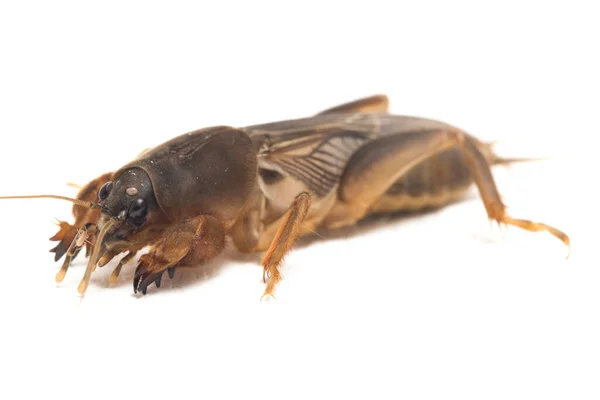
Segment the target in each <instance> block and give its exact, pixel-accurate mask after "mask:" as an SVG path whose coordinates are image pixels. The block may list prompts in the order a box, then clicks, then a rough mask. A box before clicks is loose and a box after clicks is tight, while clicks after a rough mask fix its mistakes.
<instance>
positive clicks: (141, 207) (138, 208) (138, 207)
mask: <svg viewBox="0 0 600 400" xmlns="http://www.w3.org/2000/svg"><path fill="white" fill-rule="evenodd" d="M127 213H128V214H129V218H131V219H132V220H133V221H136V222H140V221H141V220H143V219H144V218H146V215H148V205H147V204H146V202H145V201H144V199H135V200H134V201H133V203H131V204H130V205H129V210H128V212H127Z"/></svg>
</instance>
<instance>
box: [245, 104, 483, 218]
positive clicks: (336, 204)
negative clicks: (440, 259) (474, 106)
mask: <svg viewBox="0 0 600 400" xmlns="http://www.w3.org/2000/svg"><path fill="white" fill-rule="evenodd" d="M441 129H448V130H458V129H457V128H455V127H452V126H450V125H448V124H445V123H442V122H439V121H435V120H429V119H423V118H416V117H406V116H395V115H390V114H383V113H382V114H375V113H348V114H344V113H334V114H323V115H317V116H314V117H310V118H303V119H297V120H291V121H284V122H275V123H269V124H263V125H255V126H250V127H247V128H245V129H244V130H245V131H246V132H247V133H248V134H249V136H250V137H251V139H252V140H253V142H254V144H255V146H256V149H257V153H258V166H259V186H260V188H261V191H262V195H263V196H264V198H265V200H266V201H265V205H264V209H263V211H262V212H261V215H262V220H263V222H265V223H269V222H270V221H274V220H276V219H277V218H278V217H280V216H281V215H282V214H283V213H284V212H285V211H286V210H287V208H288V207H289V204H290V203H291V202H292V201H293V199H294V197H295V196H297V195H298V193H300V192H302V191H308V192H309V193H311V195H312V196H313V203H312V205H311V211H310V216H311V217H312V218H310V217H309V218H307V220H309V221H312V223H311V224H310V225H311V227H325V228H337V227H340V226H344V225H348V224H351V223H352V222H353V221H354V219H353V218H352V217H349V214H351V212H350V211H351V210H346V209H345V207H344V201H343V198H342V197H343V196H341V193H342V191H343V186H344V175H345V174H347V173H348V170H349V167H351V166H353V164H356V163H359V162H361V159H362V160H364V159H365V157H372V158H373V159H374V160H377V158H378V154H375V153H378V152H380V153H381V154H382V155H383V154H385V152H386V148H385V141H384V140H382V139H383V138H385V137H388V136H390V135H405V134H407V133H414V132H428V131H434V130H441ZM379 142H380V143H381V145H379V144H378V143H379ZM369 143H370V144H371V146H370V149H369V151H368V152H364V151H362V152H359V149H361V148H362V147H363V146H365V145H367V144H369ZM477 143H479V144H480V145H481V150H482V151H483V153H484V154H486V155H491V151H490V149H489V145H488V144H485V143H481V142H477ZM406 145H407V146H409V145H410V143H409V141H408V137H407V143H406ZM365 153H369V154H365ZM490 161H492V157H490ZM367 168H368V166H367ZM472 183H473V178H472V176H471V174H470V172H469V169H468V167H467V165H466V161H465V159H464V156H463V154H462V153H461V151H460V149H459V148H458V146H456V147H454V148H450V149H448V150H446V151H443V152H441V153H439V154H436V155H434V156H431V157H429V158H427V159H425V160H423V161H422V162H420V163H418V164H417V165H415V166H413V167H412V169H411V170H410V171H409V172H408V173H406V174H404V175H403V176H402V177H400V178H399V179H398V180H397V181H396V182H395V183H394V184H393V185H391V186H390V188H389V189H388V190H387V191H386V192H385V194H384V195H383V196H381V197H379V199H378V200H377V201H376V202H374V203H373V204H370V205H369V212H368V214H367V215H369V214H372V213H382V212H384V213H386V212H396V211H415V210H421V209H425V208H431V207H441V206H444V205H447V204H449V203H450V202H453V201H455V200H457V199H460V198H461V197H462V196H463V195H464V193H465V192H466V191H467V190H468V189H469V187H470V186H471V184H472ZM365 187H366V190H368V185H365Z"/></svg>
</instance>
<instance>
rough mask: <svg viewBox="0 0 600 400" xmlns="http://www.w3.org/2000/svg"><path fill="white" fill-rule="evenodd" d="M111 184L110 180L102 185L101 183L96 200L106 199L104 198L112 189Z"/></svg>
mask: <svg viewBox="0 0 600 400" xmlns="http://www.w3.org/2000/svg"><path fill="white" fill-rule="evenodd" d="M113 186H114V185H113V183H112V182H106V183H105V184H104V185H102V187H101V188H100V190H99V191H98V200H100V201H104V200H106V198H107V197H108V195H109V194H110V191H111V190H112V188H113Z"/></svg>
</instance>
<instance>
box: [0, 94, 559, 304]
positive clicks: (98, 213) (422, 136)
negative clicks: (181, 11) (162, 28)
mask: <svg viewBox="0 0 600 400" xmlns="http://www.w3.org/2000/svg"><path fill="white" fill-rule="evenodd" d="M388 105H389V101H388V98H387V96H385V95H374V96H370V97H365V98H362V99H357V100H354V101H351V102H348V103H344V104H341V105H338V106H336V107H332V108H329V109H327V110H325V111H322V112H320V113H318V114H316V115H313V116H309V117H306V118H300V119H294V120H287V121H279V122H272V123H267V124H261V125H254V126H247V127H243V128H234V127H230V126H215V127H209V128H204V129H199V130H196V131H193V132H189V133H185V134H182V135H180V136H177V137H175V138H173V139H171V140H169V141H167V142H165V143H163V144H160V145H158V146H157V147H155V148H152V149H149V150H146V151H144V152H142V153H141V154H140V155H139V156H138V157H137V158H136V159H134V160H133V161H131V162H130V163H128V164H126V165H124V166H122V167H121V168H120V169H118V170H116V171H113V172H108V173H105V174H103V175H101V176H99V177H97V178H96V179H94V180H92V181H91V182H89V183H88V184H87V185H85V186H84V187H83V188H81V190H80V191H79V193H78V194H77V196H76V198H74V199H73V198H68V197H64V196H55V195H35V196H4V197H0V198H2V199H15V198H21V199H22V198H55V199H62V200H68V201H71V202H72V203H74V205H73V216H74V222H73V223H68V222H64V221H59V226H60V230H59V231H58V233H56V235H54V236H53V237H52V238H50V240H51V241H56V242H58V244H57V245H56V247H54V248H53V249H52V250H51V252H54V253H55V261H58V260H60V259H61V258H62V257H63V256H64V257H65V260H64V263H63V265H62V268H61V269H60V270H59V271H58V273H57V275H56V281H57V282H61V281H62V280H63V278H64V276H65V274H66V272H67V269H68V268H69V265H70V263H71V261H72V260H73V258H74V257H76V256H77V255H78V254H79V252H80V250H81V249H82V248H84V247H85V256H86V257H88V258H89V260H88V264H87V267H86V269H85V273H84V276H83V279H82V280H81V283H80V284H79V287H78V290H79V293H80V294H81V295H83V294H84V293H85V291H86V289H87V287H88V283H89V280H90V276H91V274H92V272H93V271H94V270H95V268H96V267H102V266H104V265H106V264H107V263H109V262H110V261H111V260H112V259H113V258H115V257H117V256H119V255H121V254H123V253H126V254H125V256H124V257H123V258H122V259H121V260H120V262H119V264H118V265H117V267H116V268H115V270H114V271H113V272H112V274H111V276H110V278H109V280H110V283H111V284H114V283H115V282H116V281H117V279H118V276H119V273H120V271H121V268H122V266H123V265H124V264H126V263H128V262H130V261H132V260H133V259H134V258H135V256H136V254H137V253H138V252H140V251H141V250H142V249H145V248H147V249H148V252H147V253H146V254H143V255H142V256H141V257H139V260H138V261H137V267H136V270H135V275H134V278H133V290H134V292H135V293H138V292H141V293H143V294H146V292H147V290H148V287H149V286H150V285H151V284H152V283H154V284H155V286H156V287H160V283H161V279H162V277H163V274H164V273H165V272H167V273H168V274H169V276H170V277H171V278H172V277H173V274H174V273H175V270H176V269H177V268H182V267H193V266H198V265H201V264H203V263H206V262H208V261H210V260H211V259H213V258H214V257H215V256H217V255H218V254H219V253H221V251H222V250H223V248H224V247H225V243H226V238H227V237H229V238H230V239H231V241H232V243H233V245H234V247H235V248H236V249H237V250H238V251H240V252H243V253H249V252H264V256H263V257H262V260H261V264H262V266H263V280H264V282H265V284H266V288H265V291H264V294H263V296H265V295H270V296H273V293H274V291H275V288H276V286H277V283H278V282H279V281H280V280H281V273H280V271H279V267H280V264H281V262H282V260H283V257H284V256H285V255H286V254H287V253H288V252H289V251H290V249H291V248H292V247H293V245H294V243H295V242H296V240H297V239H298V238H299V237H301V236H304V235H307V234H311V233H313V232H314V231H315V230H316V229H328V230H331V229H334V230H335V229H338V228H343V227H347V226H350V225H353V224H355V223H357V222H358V221H360V220H362V219H363V218H365V217H367V216H370V215H374V214H382V213H383V214H385V213H392V212H397V211H419V210H424V209H430V208H440V207H444V206H446V205H448V204H450V203H452V202H454V201H456V200H458V199H460V198H461V197H462V196H463V195H464V194H465V193H466V191H467V189H469V188H470V187H471V185H473V184H474V185H475V186H476V187H477V189H478V191H479V194H480V197H481V200H482V201H483V205H484V206H485V210H486V212H487V215H488V218H489V219H490V220H491V221H496V222H497V223H499V224H506V225H513V226H517V227H519V228H522V229H525V230H528V231H533V232H536V231H546V232H548V233H550V234H552V235H554V236H555V237H557V238H558V239H560V240H561V241H562V242H564V243H565V244H566V245H567V246H568V247H570V241H569V238H568V236H567V235H566V234H564V233H563V232H561V231H560V230H558V229H556V228H553V227H551V226H548V225H546V224H543V223H539V222H533V221H529V220H524V219H515V218H513V217H512V216H510V215H508V214H507V212H506V206H505V205H504V204H503V202H502V200H501V198H500V194H499V192H498V189H497V187H496V184H495V182H494V178H493V176H492V172H491V167H492V166H494V165H497V164H507V163H511V162H514V161H520V159H509V158H500V157H498V156H497V155H496V154H495V153H494V151H493V148H492V144H491V143H487V142H482V141H480V140H478V139H476V138H475V137H473V136H471V135H470V134H468V133H466V132H464V131H462V130H460V129H458V128H456V127H453V126H451V125H448V124H446V123H444V122H440V121H436V120H431V119H425V118H419V117H411V116H400V115H392V114H390V113H389V111H388V109H389V106H388ZM261 298H262V297H261Z"/></svg>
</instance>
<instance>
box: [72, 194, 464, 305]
mask: <svg viewBox="0 0 600 400" xmlns="http://www.w3.org/2000/svg"><path fill="white" fill-rule="evenodd" d="M468 200H469V198H465V199H463V200H460V201H457V202H455V203H452V204H449V205H446V206H444V207H440V208H430V209H424V210H421V211H399V212H395V213H388V214H379V215H372V216H369V217H367V218H365V219H363V220H361V221H359V222H357V223H356V224H354V225H352V226H348V227H344V228H340V229H335V230H325V229H321V230H318V231H316V232H315V233H314V234H311V235H308V236H305V237H303V238H300V239H299V240H298V241H297V242H296V245H295V246H294V248H307V247H310V246H311V245H312V244H314V243H316V242H326V241H331V240H343V239H346V238H351V237H356V236H361V235H366V234H368V233H371V232H373V231H376V230H378V229H381V228H382V227H389V226H395V225H397V224H403V223H406V222H410V221H417V220H419V219H422V218H424V217H430V216H435V215H436V213H438V212H441V211H442V209H448V208H450V207H452V206H453V205H455V204H457V203H462V202H465V201H468ZM142 254H143V253H140V254H138V256H137V257H136V258H135V259H134V260H132V261H130V262H129V263H127V264H126V265H124V266H123V268H122V270H121V274H120V276H119V279H118V281H117V283H116V284H115V285H114V286H110V285H109V283H108V278H109V276H110V274H111V273H112V271H113V270H114V268H115V267H116V266H117V264H118V262H119V260H120V259H121V258H122V256H119V257H117V258H115V259H113V260H112V261H111V262H110V263H108V264H107V265H105V266H104V267H102V268H97V269H96V271H95V272H94V274H93V275H92V279H91V282H90V283H91V284H93V285H97V286H100V287H103V288H107V289H110V288H117V287H124V286H131V293H132V295H134V296H135V297H144V296H143V295H142V294H137V295H135V294H134V293H133V276H134V273H135V268H136V266H137V262H138V259H139V257H140V256H141V255H142ZM262 255H263V254H262V253H250V254H245V253H240V252H238V251H237V250H236V249H235V247H234V246H233V244H232V243H230V242H229V243H228V246H227V248H226V249H225V251H224V252H223V253H221V254H220V255H219V256H218V257H216V258H215V259H213V260H211V261H210V262H208V263H206V264H203V265H199V266H194V267H182V268H177V269H176V270H175V276H174V277H173V279H171V278H169V276H168V274H167V273H166V272H165V273H164V275H163V277H162V281H161V287H160V288H156V286H155V285H153V284H152V285H150V286H149V287H148V292H147V294H146V296H148V295H156V294H159V293H166V292H168V291H171V290H177V289H181V288H187V287H193V286H197V285H202V284H204V283H205V282H207V281H209V280H211V279H214V278H216V277H217V276H218V275H219V274H220V273H221V272H222V271H223V270H224V269H225V268H227V266H231V265H233V264H235V263H253V264H255V265H256V266H257V268H260V269H262V268H261V267H260V260H261V257H262ZM86 261H87V259H85V258H83V257H81V256H80V257H78V258H77V259H76V260H74V262H73V265H72V266H71V268H74V269H75V268H77V269H79V268H85V265H86ZM261 276H262V275H261Z"/></svg>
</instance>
